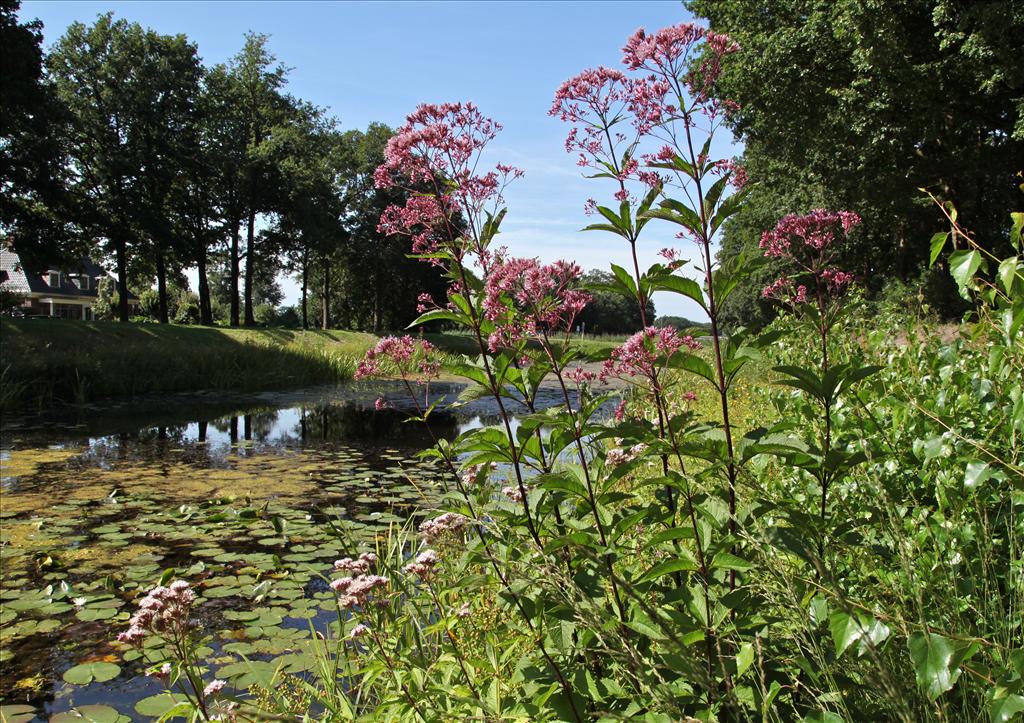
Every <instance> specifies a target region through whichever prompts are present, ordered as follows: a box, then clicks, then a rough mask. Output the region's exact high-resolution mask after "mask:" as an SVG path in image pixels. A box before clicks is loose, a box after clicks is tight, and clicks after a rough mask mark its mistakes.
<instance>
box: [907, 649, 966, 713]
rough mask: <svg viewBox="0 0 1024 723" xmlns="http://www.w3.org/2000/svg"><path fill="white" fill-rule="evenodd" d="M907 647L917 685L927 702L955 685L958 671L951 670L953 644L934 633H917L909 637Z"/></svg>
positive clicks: (958, 674) (954, 651) (953, 653)
mask: <svg viewBox="0 0 1024 723" xmlns="http://www.w3.org/2000/svg"><path fill="white" fill-rule="evenodd" d="M907 646H908V647H909V648H910V659H911V661H912V662H913V663H914V672H915V673H916V674H917V684H918V686H920V687H921V688H922V689H923V690H924V691H925V693H926V694H927V695H928V699H929V700H933V701H934V700H936V699H937V698H938V697H939V696H940V695H942V694H943V693H945V692H946V691H947V690H949V689H950V688H952V687H953V686H954V685H955V684H956V681H957V679H958V678H959V677H960V670H959V669H952V665H953V658H954V655H955V653H956V648H954V647H953V643H951V642H950V641H949V640H947V639H946V638H944V637H942V636H941V635H937V634H935V633H920V632H918V633H914V634H912V635H911V636H910V640H908V641H907Z"/></svg>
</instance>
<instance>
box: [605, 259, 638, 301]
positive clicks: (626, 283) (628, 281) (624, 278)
mask: <svg viewBox="0 0 1024 723" xmlns="http://www.w3.org/2000/svg"><path fill="white" fill-rule="evenodd" d="M611 269H612V273H613V274H615V278H616V279H618V281H619V283H620V284H621V285H622V286H623V287H624V288H625V289H626V290H628V291H629V293H630V294H632V295H633V296H634V297H635V296H636V282H635V281H634V279H633V275H632V274H631V273H629V272H628V271H626V270H625V269H624V268H622V267H621V266H618V265H616V264H612V265H611Z"/></svg>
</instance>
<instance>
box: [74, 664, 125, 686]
mask: <svg viewBox="0 0 1024 723" xmlns="http://www.w3.org/2000/svg"><path fill="white" fill-rule="evenodd" d="M120 673H121V666H119V665H115V664H114V663H82V664H81V665H76V666H74V667H73V668H68V669H67V670H66V671H64V680H65V681H67V682H68V683H72V684H73V685H88V684H89V683H92V682H94V681H95V682H97V683H103V682H105V681H108V680H113V679H114V678H116V677H117V676H118V675H120Z"/></svg>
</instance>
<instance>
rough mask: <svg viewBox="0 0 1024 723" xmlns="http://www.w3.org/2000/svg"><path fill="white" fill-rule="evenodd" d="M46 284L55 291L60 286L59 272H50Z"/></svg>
mask: <svg viewBox="0 0 1024 723" xmlns="http://www.w3.org/2000/svg"><path fill="white" fill-rule="evenodd" d="M47 283H48V284H49V285H50V286H51V287H52V288H54V289H56V288H57V287H58V286H60V272H59V271H51V272H50V280H49V281H48V282H47Z"/></svg>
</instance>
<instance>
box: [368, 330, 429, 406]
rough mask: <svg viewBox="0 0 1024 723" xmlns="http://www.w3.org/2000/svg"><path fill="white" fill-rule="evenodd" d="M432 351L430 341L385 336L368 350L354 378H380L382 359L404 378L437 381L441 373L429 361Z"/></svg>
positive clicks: (407, 336) (408, 337)
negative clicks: (388, 361)
mask: <svg viewBox="0 0 1024 723" xmlns="http://www.w3.org/2000/svg"><path fill="white" fill-rule="evenodd" d="M433 352H434V345H433V344H431V343H430V342H429V341H426V340H423V339H413V338H412V337H411V336H409V335H408V334H407V335H405V336H401V337H398V336H386V337H384V338H383V339H381V340H380V341H378V342H377V344H376V346H374V347H373V348H372V349H370V350H369V351H367V352H366V356H365V357H363V360H362V361H361V362H359V365H358V366H357V367H356V379H362V378H364V377H371V376H377V375H379V374H380V373H381V370H380V364H381V361H382V360H384V359H389V360H390V361H391V362H392V363H393V364H394V365H395V366H396V367H397V369H398V373H399V375H400V376H401V377H402V378H403V379H406V378H408V377H409V376H411V375H412V376H418V377H419V378H420V379H421V380H424V381H428V380H430V379H436V378H437V376H438V374H439V373H440V371H441V364H440V362H438V361H436V360H434V359H431V358H430V355H431V354H432V353H433ZM375 406H376V405H375ZM377 408H378V409H379V408H380V407H379V406H378V407H377Z"/></svg>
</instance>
